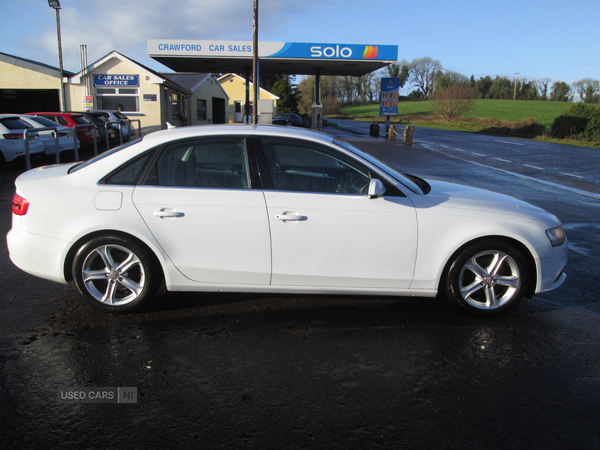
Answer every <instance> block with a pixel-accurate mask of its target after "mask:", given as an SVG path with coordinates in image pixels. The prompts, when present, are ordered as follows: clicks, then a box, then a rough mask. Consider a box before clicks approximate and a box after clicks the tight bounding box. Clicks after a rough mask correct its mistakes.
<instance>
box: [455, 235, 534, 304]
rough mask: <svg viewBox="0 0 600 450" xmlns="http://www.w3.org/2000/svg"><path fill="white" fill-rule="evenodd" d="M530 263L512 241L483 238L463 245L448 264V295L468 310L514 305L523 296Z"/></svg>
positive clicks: (527, 280)
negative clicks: (528, 263)
mask: <svg viewBox="0 0 600 450" xmlns="http://www.w3.org/2000/svg"><path fill="white" fill-rule="evenodd" d="M528 282H529V267H528V265H527V262H526V261H525V258H524V256H523V255H522V253H521V252H520V251H519V250H518V249H517V248H516V247H514V246H513V245H511V244H508V243H503V242H495V241H492V240H486V241H481V242H477V243H474V244H472V245H470V246H468V247H467V248H465V249H464V250H463V251H462V252H461V253H460V254H458V256H456V257H455V259H454V261H453V262H452V264H451V265H450V268H449V270H448V275H447V277H446V286H445V287H446V294H447V296H448V298H449V299H450V300H452V301H454V302H455V303H457V304H458V305H460V306H462V307H463V308H465V309H467V310H468V311H470V312H473V313H475V314H479V315H496V314H501V313H503V312H506V311H508V310H509V309H512V308H514V307H515V306H516V305H517V304H518V303H519V302H520V301H521V300H522V299H523V297H524V296H525V292H526V291H527V284H528Z"/></svg>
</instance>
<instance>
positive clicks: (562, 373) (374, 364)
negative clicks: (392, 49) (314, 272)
mask: <svg viewBox="0 0 600 450" xmlns="http://www.w3.org/2000/svg"><path fill="white" fill-rule="evenodd" d="M326 131H332V132H334V133H336V134H337V135H338V136H339V137H341V138H343V139H345V140H348V141H349V142H351V143H354V144H356V145H357V146H359V147H361V148H363V149H365V150H367V151H369V152H371V153H373V154H374V155H376V156H377V157H379V158H381V159H384V160H386V161H387V162H388V163H390V164H391V165H395V166H398V167H401V168H403V169H404V170H405V171H406V172H408V173H413V174H417V175H424V176H429V177H440V178H445V179H450V180H454V181H459V182H463V183H468V184H474V185H478V186H481V187H484V188H487V189H493V190H497V191H501V192H506V193H508V194H510V195H514V196H516V197H518V198H521V199H524V200H527V201H530V202H532V203H535V204H537V205H539V206H542V207H544V208H546V209H548V210H550V211H552V212H553V213H555V214H557V215H558V216H559V217H560V218H561V219H562V220H563V222H564V223H565V227H566V228H567V232H568V236H569V239H570V244H571V248H572V250H571V251H570V255H569V256H570V261H569V265H568V266H567V270H566V271H567V273H568V279H567V281H566V283H565V284H564V285H563V286H562V287H561V288H560V289H559V290H556V291H553V292H549V293H543V294H538V295H536V296H535V297H534V298H532V299H526V300H524V301H523V302H522V303H521V304H520V305H519V306H518V307H517V308H516V309H515V310H513V311H511V312H510V313H508V314H506V315H504V316H501V317H497V318H494V319H482V318H478V317H472V316H470V315H467V314H465V313H463V312H462V311H461V310H459V309H457V308H455V307H453V306H452V305H450V304H449V303H448V302H446V301H445V300H443V299H416V298H415V299H413V298H378V297H320V296H291V295H289V296H279V295H277V296H268V295H244V294H197V293H168V292H165V291H164V290H162V291H161V292H160V293H159V295H158V296H157V298H156V299H155V301H154V302H153V303H152V304H151V305H149V306H148V308H146V309H145V310H144V311H142V312H140V313H136V314H130V315H107V314H104V313H101V312H99V311H96V310H95V309H93V308H91V307H90V306H88V305H87V304H86V303H85V302H83V301H82V298H81V297H80V295H79V293H78V292H77V290H76V288H75V287H74V286H73V285H68V286H63V285H59V284H54V283H51V282H46V281H44V280H39V279H37V278H35V277H32V276H30V275H27V274H25V273H23V272H21V271H20V270H19V269H17V268H16V267H14V266H13V265H12V263H11V262H10V260H9V258H8V252H7V249H6V246H5V245H4V246H1V247H0V268H1V270H0V312H1V314H0V448H19V449H21V448H36V449H44V448H52V449H54V448H59V447H60V448H67V449H70V448H77V449H82V448H101V447H103V448H115V449H122V448H123V449H126V448H132V449H133V448H136V449H137V448H150V449H159V448H160V449H162V448H184V447H194V448H203V449H204V448H206V449H213V448H216V449H220V448H222V449H231V448H248V449H254V448H256V449H258V448H260V449H265V448H266V449H271V448H273V449H288V448H289V449H302V448H307V449H321V448H322V449H330V448H331V449H366V448H374V449H377V448H381V449H400V448H401V449H412V448H415V449H417V448H418V449H422V448H432V449H479V448H486V449H501V448H503V449H504V448H545V449H555V448H556V449H563V448H582V449H583V448H585V449H588V448H599V447H600V425H599V421H598V419H597V416H598V410H599V407H600V345H599V344H600V339H599V336H598V328H599V327H598V326H599V324H600V303H599V298H598V295H597V292H598V291H599V287H600V282H599V277H598V261H597V257H596V252H597V249H598V248H600V246H599V244H600V243H599V238H598V232H599V230H600V219H599V217H600V211H599V209H600V208H599V207H600V201H599V200H598V199H597V198H594V197H593V195H592V196H590V195H585V194H583V193H582V192H583V191H585V192H592V191H593V189H594V188H593V185H594V181H593V179H590V181H589V183H590V184H586V185H585V186H583V185H580V186H578V187H577V188H574V187H572V186H571V187H569V186H567V185H566V184H564V185H563V184H561V182H560V179H558V178H556V179H553V180H552V181H551V183H552V184H544V183H540V182H539V181H536V180H532V178H533V176H531V177H529V176H528V175H525V174H523V173H519V172H518V171H517V170H513V169H512V168H507V167H503V168H494V167H491V166H489V165H481V164H476V163H473V162H472V161H469V160H468V158H460V157H457V155H455V154H449V151H448V150H447V149H444V147H442V145H446V144H445V142H447V139H449V138H448V137H444V136H443V135H442V137H439V136H438V137H437V138H435V139H434V138H431V137H428V138H427V139H424V137H423V136H424V134H425V133H423V135H422V136H419V134H418V130H417V133H416V134H415V142H416V143H415V144H414V145H412V146H405V145H403V144H402V143H400V142H389V141H385V140H384V139H382V138H370V137H368V136H365V135H363V134H361V133H358V134H357V133H356V131H354V132H352V133H349V132H347V130H344V129H343V127H342V128H339V129H331V130H330V129H328V128H327V129H326ZM419 139H420V140H421V142H420V143H419ZM465 141H466V143H465V144H464V146H463V147H464V148H463V149H467V150H468V149H469V147H468V145H469V140H468V138H465ZM461 145H462V144H461ZM478 145H481V144H478ZM524 147H525V148H523V149H522V150H523V152H527V151H528V149H527V147H526V146H524ZM453 148H454V147H453ZM475 151H477V152H479V150H475ZM592 155H593V153H592ZM459 156H460V155H459ZM596 157H598V153H596ZM503 159H507V158H503ZM594 161H596V162H594ZM500 163H502V162H500ZM592 163H597V160H593V158H592V159H590V161H589V162H588V165H589V164H592ZM502 164H505V163H502ZM22 169H23V168H22V167H20V166H7V167H6V168H3V170H2V181H1V184H0V204H2V205H4V207H3V208H1V209H0V230H1V231H2V232H3V233H4V234H6V232H8V230H9V229H10V220H11V213H10V200H11V198H12V195H13V185H12V183H13V181H14V178H15V176H16V175H17V174H18V173H19V172H20V171H22ZM498 169H501V170H498ZM586 182H587V181H586ZM583 187H585V188H586V189H583ZM573 189H579V190H580V191H582V192H576V191H574V190H573ZM117 387H120V388H127V387H129V388H135V391H136V398H135V403H120V404H118V403H114V402H112V403H77V402H75V401H61V398H60V393H61V392H65V390H68V389H71V390H75V391H77V390H82V389H83V388H95V390H96V391H98V389H97V388H117Z"/></svg>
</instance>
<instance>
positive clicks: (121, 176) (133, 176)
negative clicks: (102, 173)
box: [104, 152, 152, 186]
mask: <svg viewBox="0 0 600 450" xmlns="http://www.w3.org/2000/svg"><path fill="white" fill-rule="evenodd" d="M151 155H152V152H148V153H146V154H144V155H142V156H140V157H139V158H136V159H134V160H133V161H130V162H128V163H127V164H125V165H124V166H122V167H120V168H118V169H117V170H116V171H115V172H113V173H112V174H110V175H109V176H108V177H107V178H106V180H105V181H104V184H118V185H126V186H133V185H135V184H136V182H137V180H138V178H139V177H140V175H141V173H142V170H144V167H145V166H146V163H147V162H148V160H149V159H150V156H151Z"/></svg>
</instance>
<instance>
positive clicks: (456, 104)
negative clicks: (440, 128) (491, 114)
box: [432, 77, 475, 120]
mask: <svg viewBox="0 0 600 450" xmlns="http://www.w3.org/2000/svg"><path fill="white" fill-rule="evenodd" d="M465 80H466V82H465V81H463V82H456V83H450V84H446V85H445V86H443V87H439V88H438V89H437V91H436V92H435V94H433V107H432V109H433V111H434V112H436V113H438V114H439V115H441V116H442V117H443V118H444V119H446V120H452V119H456V118H457V117H459V116H461V115H463V114H464V113H466V112H467V111H469V110H471V109H472V108H473V107H474V106H475V102H474V100H473V97H474V95H475V94H474V91H473V88H472V87H471V84H470V82H469V79H468V78H466V77H465Z"/></svg>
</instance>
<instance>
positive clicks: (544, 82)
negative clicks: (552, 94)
mask: <svg viewBox="0 0 600 450" xmlns="http://www.w3.org/2000/svg"><path fill="white" fill-rule="evenodd" d="M535 84H536V86H537V88H538V91H539V94H540V95H539V98H540V99H541V100H548V84H550V78H542V79H541V80H535Z"/></svg>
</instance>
